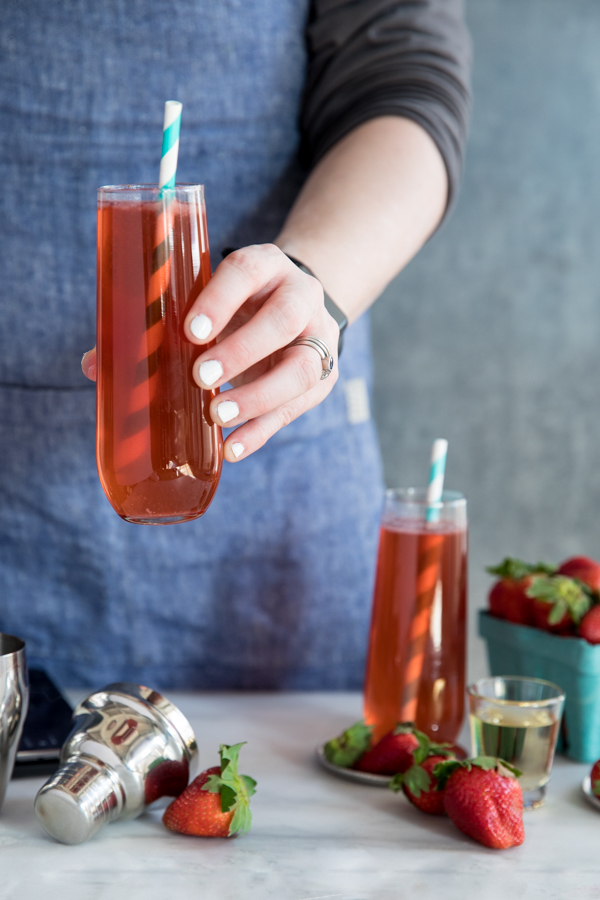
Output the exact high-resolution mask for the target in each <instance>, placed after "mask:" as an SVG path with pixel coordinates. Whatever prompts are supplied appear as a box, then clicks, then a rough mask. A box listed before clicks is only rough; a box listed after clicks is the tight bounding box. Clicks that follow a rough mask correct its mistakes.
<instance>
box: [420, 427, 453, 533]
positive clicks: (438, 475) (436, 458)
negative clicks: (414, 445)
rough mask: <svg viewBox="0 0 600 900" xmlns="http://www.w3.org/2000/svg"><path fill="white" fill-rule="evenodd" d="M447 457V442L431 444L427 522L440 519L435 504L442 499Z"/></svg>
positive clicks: (441, 439)
mask: <svg viewBox="0 0 600 900" xmlns="http://www.w3.org/2000/svg"><path fill="white" fill-rule="evenodd" d="M447 455H448V441H446V440H444V438H438V439H437V440H436V441H434V442H433V447H432V448H431V469H430V470H429V486H428V487H427V512H426V514H425V519H426V520H427V521H428V522H437V521H438V520H439V518H440V510H439V507H438V506H437V505H436V504H438V503H439V502H440V500H441V499H442V493H443V490H444V475H445V474H446V457H447Z"/></svg>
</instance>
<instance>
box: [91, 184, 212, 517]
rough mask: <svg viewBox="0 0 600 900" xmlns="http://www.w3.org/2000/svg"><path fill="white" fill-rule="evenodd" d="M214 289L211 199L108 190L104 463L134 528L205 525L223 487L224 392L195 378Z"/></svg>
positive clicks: (103, 207)
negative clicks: (215, 417)
mask: <svg viewBox="0 0 600 900" xmlns="http://www.w3.org/2000/svg"><path fill="white" fill-rule="evenodd" d="M209 278H210V257H209V247H208V234H207V227H206V211H205V205H204V190H203V187H202V186H201V185H178V186H177V187H176V188H175V189H174V190H172V191H168V192H165V195H164V196H163V197H161V196H160V193H159V191H158V188H156V187H154V186H149V185H115V186H108V187H103V188H100V189H99V191H98V309H97V323H98V324H97V352H98V381H97V397H98V405H97V461H98V471H99V474H100V480H101V482H102V486H103V488H104V492H105V493H106V496H107V497H108V499H109V501H110V503H111V505H112V507H113V509H114V510H115V511H116V512H117V513H118V514H119V515H120V516H121V517H122V518H124V519H126V520H127V521H129V522H136V523H139V524H146V525H162V524H171V523H175V522H184V521H188V520H191V519H195V518H198V516H201V515H202V513H204V512H205V511H206V509H207V508H208V506H209V504H210V502H211V500H212V498H213V496H214V493H215V490H216V487H217V483H218V480H219V476H220V472H221V465H222V457H223V446H222V436H221V429H220V428H219V427H218V426H216V425H214V424H213V423H212V421H211V420H210V418H209V415H208V406H209V403H210V400H211V399H212V397H213V396H215V393H216V392H214V391H203V390H201V389H200V388H199V387H198V386H197V385H196V383H195V382H194V380H193V378H192V365H193V362H194V360H195V359H196V358H197V356H198V355H199V354H200V352H201V351H202V350H203V349H204V348H198V347H196V346H195V345H193V344H191V343H190V342H189V341H188V340H187V339H186V337H185V335H184V333H183V320H184V318H185V315H186V313H187V311H188V309H189V307H190V305H191V304H192V303H193V302H194V300H195V299H196V297H197V296H198V294H199V293H200V291H201V290H202V288H203V287H204V285H205V284H206V283H207V281H208V280H209Z"/></svg>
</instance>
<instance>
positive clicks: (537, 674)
mask: <svg viewBox="0 0 600 900" xmlns="http://www.w3.org/2000/svg"><path fill="white" fill-rule="evenodd" d="M479 634H480V635H481V637H482V638H484V639H485V641H486V643H487V652H488V660H489V664H490V671H491V674H492V675H525V676H527V677H529V678H544V679H545V680H546V681H552V682H554V684H557V685H558V686H559V687H561V688H562V689H563V691H564V692H565V695H566V698H565V710H564V713H563V721H562V726H561V733H560V737H559V740H558V747H557V749H558V751H559V752H560V753H565V754H566V755H567V756H570V757H571V759H576V760H578V761H579V762H594V761H595V760H597V759H599V758H600V644H596V645H594V644H588V642H587V641H584V640H582V639H581V638H576V637H560V636H559V635H556V634H550V633H549V632H547V631H540V630H539V629H538V628H529V627H528V626H527V625H514V624H513V623H512V622H506V621H504V620H503V619H497V618H495V617H494V616H491V615H490V614H489V613H488V612H487V611H486V610H480V611H479Z"/></svg>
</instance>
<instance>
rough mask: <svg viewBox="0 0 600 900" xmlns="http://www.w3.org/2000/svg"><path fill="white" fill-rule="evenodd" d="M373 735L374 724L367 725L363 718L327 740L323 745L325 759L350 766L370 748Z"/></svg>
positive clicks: (346, 766) (338, 764)
mask: <svg viewBox="0 0 600 900" xmlns="http://www.w3.org/2000/svg"><path fill="white" fill-rule="evenodd" d="M372 735H373V726H372V725H365V722H364V720H363V719H361V721H360V722H355V723H354V725H351V726H350V728H347V729H346V731H343V732H342V733H341V734H338V736H337V737H334V738H332V739H331V740H330V741H327V743H326V744H325V745H324V747H323V753H324V754H325V759H327V760H328V761H329V762H330V763H333V764H334V765H336V766H343V767H344V768H349V767H350V766H352V765H353V764H354V763H355V762H356V761H357V760H358V759H360V757H361V756H362V755H363V753H365V752H366V751H367V750H368V749H369V747H370V746H371V737H372Z"/></svg>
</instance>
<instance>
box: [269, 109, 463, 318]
mask: <svg viewBox="0 0 600 900" xmlns="http://www.w3.org/2000/svg"><path fill="white" fill-rule="evenodd" d="M447 193H448V179H447V174H446V168H445V166H444V162H443V160H442V157H441V154H440V152H439V150H438V148H437V146H436V144H435V143H434V141H433V140H432V138H431V137H430V136H429V134H428V133H427V132H426V131H425V130H424V129H423V128H422V127H421V126H420V125H418V124H416V123H415V122H413V121H411V120H410V119H405V118H402V117H400V116H383V117H380V118H375V119H371V120H369V121H368V122H365V123H364V124H362V125H360V126H359V127H358V128H355V129H354V130H353V131H351V132H350V133H349V134H348V135H346V137H344V138H343V139H342V140H341V141H339V143H337V144H336V145H335V146H334V147H333V148H332V149H331V150H330V151H329V152H328V153H327V154H326V155H325V156H324V157H323V158H322V159H321V160H320V161H319V162H318V163H317V165H316V167H315V168H314V169H313V171H312V172H311V174H310V176H309V178H308V180H307V181H306V183H305V185H304V187H303V189H302V191H301V192H300V194H299V196H298V198H297V200H296V202H295V204H294V206H293V207H292V210H291V211H290V214H289V216H288V218H287V220H286V223H285V225H284V227H283V229H282V231H281V233H280V234H279V236H278V237H277V239H276V241H275V243H276V244H277V245H278V246H279V247H280V248H281V249H282V250H283V251H284V252H285V253H289V254H290V256H294V257H296V258H297V259H299V260H300V261H301V262H303V263H304V264H305V265H306V266H308V267H309V268H310V269H312V271H313V272H314V273H315V275H316V276H317V277H318V278H319V280H320V281H321V283H322V284H323V287H324V288H325V290H326V291H327V293H328V294H330V296H331V297H332V298H333V300H334V301H335V302H336V304H337V305H338V306H339V307H340V308H341V309H342V310H343V311H344V312H345V313H346V315H347V316H348V319H349V321H350V322H352V321H354V320H355V319H356V318H358V316H359V315H360V314H361V313H362V312H364V310H365V309H367V308H368V307H369V306H370V305H371V304H372V303H373V301H374V300H375V299H376V298H377V297H378V296H379V294H380V293H381V292H382V291H383V289H384V288H385V287H386V285H387V284H388V283H389V282H390V281H391V279H392V278H393V277H394V276H395V275H396V274H397V273H398V272H399V271H400V270H401V269H402V268H403V267H404V266H405V265H406V264H407V263H408V262H409V260H410V259H412V257H413V256H414V255H415V254H416V253H417V252H418V250H419V249H420V248H421V247H422V246H423V244H424V243H425V241H426V240H427V238H428V237H429V236H430V235H431V234H432V233H433V231H434V230H435V228H436V226H437V225H438V224H439V222H440V220H441V218H442V216H443V214H444V210H445V208H446V200H447Z"/></svg>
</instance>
